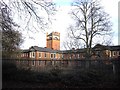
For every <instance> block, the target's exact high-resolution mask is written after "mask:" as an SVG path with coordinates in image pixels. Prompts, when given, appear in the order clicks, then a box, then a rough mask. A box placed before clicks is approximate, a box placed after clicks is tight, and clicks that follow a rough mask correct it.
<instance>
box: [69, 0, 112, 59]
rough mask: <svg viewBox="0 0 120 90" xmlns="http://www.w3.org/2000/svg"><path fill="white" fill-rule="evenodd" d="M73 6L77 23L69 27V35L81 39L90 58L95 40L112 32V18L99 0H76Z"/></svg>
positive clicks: (73, 13)
mask: <svg viewBox="0 0 120 90" xmlns="http://www.w3.org/2000/svg"><path fill="white" fill-rule="evenodd" d="M72 6H73V9H72V11H71V15H72V18H73V19H74V21H75V23H74V24H73V25H71V26H70V27H72V28H70V29H69V35H70V37H71V38H73V39H78V40H81V43H83V45H85V48H86V58H88V57H90V56H91V49H92V45H93V42H95V41H97V39H99V38H101V39H102V37H107V36H110V35H111V34H112V33H111V31H112V29H111V26H112V25H111V22H110V18H109V15H108V14H107V13H105V12H104V10H103V8H102V7H101V6H100V5H99V2H98V1H97V0H75V2H73V4H72ZM100 42H101V43H102V40H101V41H100ZM100 42H99V43H100Z"/></svg>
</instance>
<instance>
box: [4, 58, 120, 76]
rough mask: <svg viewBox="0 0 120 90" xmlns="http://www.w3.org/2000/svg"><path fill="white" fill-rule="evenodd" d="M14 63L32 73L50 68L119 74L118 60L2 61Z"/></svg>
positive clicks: (119, 62) (119, 65)
mask: <svg viewBox="0 0 120 90" xmlns="http://www.w3.org/2000/svg"><path fill="white" fill-rule="evenodd" d="M2 62H3V63H4V62H10V63H14V64H15V65H16V66H17V67H18V68H24V69H30V70H34V71H46V70H49V69H51V68H60V69H84V68H88V69H91V68H92V69H93V68H94V69H99V70H106V72H109V73H113V74H116V73H120V70H119V68H120V60H25V59H24V60H18V59H14V60H8V59H7V60H2Z"/></svg>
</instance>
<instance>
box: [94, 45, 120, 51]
mask: <svg viewBox="0 0 120 90" xmlns="http://www.w3.org/2000/svg"><path fill="white" fill-rule="evenodd" d="M93 50H111V51H120V45H117V46H105V45H101V44H97V45H95V46H94V47H93Z"/></svg>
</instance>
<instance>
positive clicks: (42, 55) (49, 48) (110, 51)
mask: <svg viewBox="0 0 120 90" xmlns="http://www.w3.org/2000/svg"><path fill="white" fill-rule="evenodd" d="M119 56H120V45H117V46H104V45H100V44H97V45H95V46H94V47H93V48H92V56H91V57H92V59H98V58H101V59H110V58H117V57H119ZM21 58H29V59H32V60H74V59H78V60H81V59H84V58H85V49H84V48H83V49H72V50H60V33H58V32H52V33H50V34H48V33H47V34H46V47H44V48H43V47H38V46H31V47H30V48H29V49H27V50H23V51H22V54H21Z"/></svg>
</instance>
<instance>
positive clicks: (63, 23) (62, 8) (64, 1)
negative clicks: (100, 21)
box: [21, 0, 119, 49]
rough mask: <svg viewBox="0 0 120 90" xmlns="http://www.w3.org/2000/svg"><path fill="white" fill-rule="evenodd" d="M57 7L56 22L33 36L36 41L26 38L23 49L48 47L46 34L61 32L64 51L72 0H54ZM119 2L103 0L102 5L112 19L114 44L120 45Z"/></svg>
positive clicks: (70, 21) (116, 0)
mask: <svg viewBox="0 0 120 90" xmlns="http://www.w3.org/2000/svg"><path fill="white" fill-rule="evenodd" d="M53 1H54V2H55V3H56V5H57V9H58V12H57V13H56V15H55V16H54V18H55V19H56V21H53V22H52V25H51V26H50V28H49V29H48V30H46V31H45V32H42V31H40V32H38V33H34V34H31V35H32V36H33V37H34V39H30V38H28V37H27V38H26V39H25V41H24V43H23V45H22V46H21V48H23V49H28V48H29V47H30V46H34V45H36V46H39V47H46V32H48V33H50V32H52V31H57V32H60V36H61V37H60V38H61V49H64V47H63V45H62V43H63V41H64V39H65V37H66V36H65V33H66V32H65V31H66V29H67V27H68V26H69V24H70V23H72V20H71V18H70V16H69V15H68V12H69V10H70V2H71V0H53ZM118 1H119V0H101V1H100V2H101V5H102V6H103V7H104V10H105V12H107V13H108V14H109V15H110V17H111V22H112V24H113V27H112V29H113V31H114V37H113V38H112V40H113V44H114V45H118Z"/></svg>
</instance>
